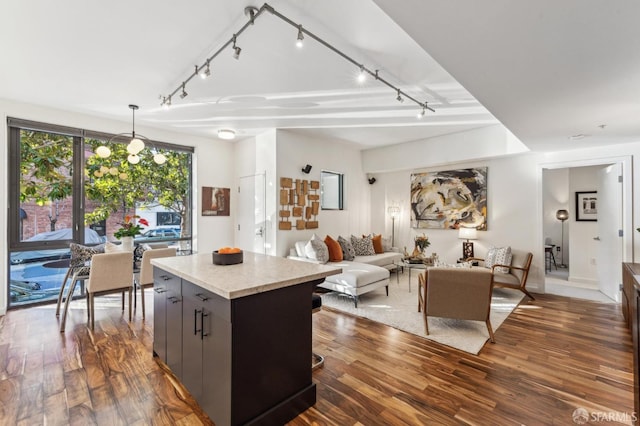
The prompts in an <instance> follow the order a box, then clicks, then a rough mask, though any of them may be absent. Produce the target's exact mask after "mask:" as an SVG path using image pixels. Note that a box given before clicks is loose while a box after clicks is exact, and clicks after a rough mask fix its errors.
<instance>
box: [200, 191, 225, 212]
mask: <svg viewBox="0 0 640 426" xmlns="http://www.w3.org/2000/svg"><path fill="white" fill-rule="evenodd" d="M230 195H231V190H230V189H229V188H216V187H211V186H203V187H202V216H229V213H230V208H229V207H230V205H229V204H230V201H231V200H230V198H231V196H230Z"/></svg>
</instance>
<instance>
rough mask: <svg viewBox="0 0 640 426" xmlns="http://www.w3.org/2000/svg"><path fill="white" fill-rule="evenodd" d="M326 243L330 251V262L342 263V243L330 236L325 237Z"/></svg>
mask: <svg viewBox="0 0 640 426" xmlns="http://www.w3.org/2000/svg"><path fill="white" fill-rule="evenodd" d="M324 243H325V244H326V245H327V249H328V250H329V262H342V258H343V256H342V248H341V247H340V243H338V242H337V241H336V240H334V239H333V238H331V237H330V236H329V235H327V236H326V237H324Z"/></svg>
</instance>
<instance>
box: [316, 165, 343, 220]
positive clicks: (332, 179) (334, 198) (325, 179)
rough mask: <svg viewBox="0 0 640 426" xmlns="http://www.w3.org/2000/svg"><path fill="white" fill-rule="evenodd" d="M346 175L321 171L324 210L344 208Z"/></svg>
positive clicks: (321, 194)
mask: <svg viewBox="0 0 640 426" xmlns="http://www.w3.org/2000/svg"><path fill="white" fill-rule="evenodd" d="M343 187H344V175H343V174H342V173H337V172H329V171H326V170H323V171H321V172H320V206H321V207H322V210H343V209H344V188H343Z"/></svg>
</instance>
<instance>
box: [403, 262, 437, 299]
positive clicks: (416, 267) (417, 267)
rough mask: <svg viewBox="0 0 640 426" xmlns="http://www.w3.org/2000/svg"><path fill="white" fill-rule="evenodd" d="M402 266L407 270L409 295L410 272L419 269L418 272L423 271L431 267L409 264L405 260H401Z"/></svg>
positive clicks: (421, 264) (422, 264)
mask: <svg viewBox="0 0 640 426" xmlns="http://www.w3.org/2000/svg"><path fill="white" fill-rule="evenodd" d="M401 263H402V266H403V267H405V268H407V269H409V293H411V270H412V269H420V270H423V271H424V270H425V269H427V268H428V267H430V266H431V265H426V264H424V263H410V262H408V261H406V260H403V261H402V262H401Z"/></svg>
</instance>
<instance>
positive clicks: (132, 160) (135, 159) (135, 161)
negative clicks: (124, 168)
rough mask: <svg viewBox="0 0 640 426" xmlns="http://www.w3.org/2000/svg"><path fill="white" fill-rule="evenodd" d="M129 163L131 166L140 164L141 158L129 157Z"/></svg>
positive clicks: (136, 155) (134, 155) (133, 155)
mask: <svg viewBox="0 0 640 426" xmlns="http://www.w3.org/2000/svg"><path fill="white" fill-rule="evenodd" d="M127 161H128V162H129V163H131V164H138V163H139V162H140V157H139V156H138V154H131V155H129V156H128V157H127Z"/></svg>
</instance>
